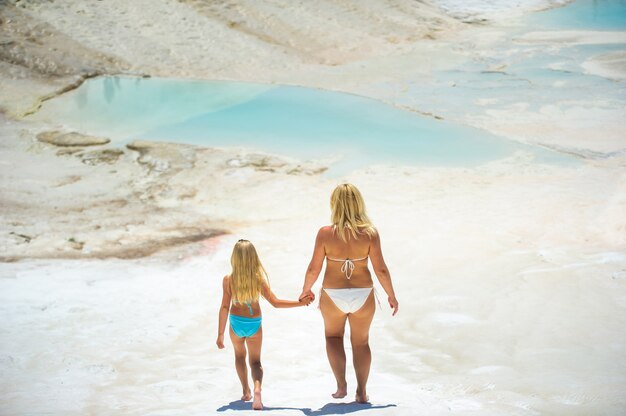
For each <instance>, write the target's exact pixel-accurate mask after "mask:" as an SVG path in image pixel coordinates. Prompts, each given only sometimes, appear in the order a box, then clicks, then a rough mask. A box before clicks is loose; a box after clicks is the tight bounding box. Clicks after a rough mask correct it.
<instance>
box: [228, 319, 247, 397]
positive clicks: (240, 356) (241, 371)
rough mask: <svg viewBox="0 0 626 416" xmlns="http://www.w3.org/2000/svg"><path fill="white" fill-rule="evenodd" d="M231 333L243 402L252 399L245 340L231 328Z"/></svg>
mask: <svg viewBox="0 0 626 416" xmlns="http://www.w3.org/2000/svg"><path fill="white" fill-rule="evenodd" d="M229 326H230V325H229ZM229 333H230V340H231V341H232V343H233V349H234V350H235V368H236V369H237V375H238V376H239V381H241V388H242V390H243V395H242V396H241V400H244V401H247V400H250V399H251V398H252V394H250V385H249V384H248V367H247V366H246V345H245V338H239V337H238V336H237V335H235V333H234V332H233V329H232V328H230V330H229Z"/></svg>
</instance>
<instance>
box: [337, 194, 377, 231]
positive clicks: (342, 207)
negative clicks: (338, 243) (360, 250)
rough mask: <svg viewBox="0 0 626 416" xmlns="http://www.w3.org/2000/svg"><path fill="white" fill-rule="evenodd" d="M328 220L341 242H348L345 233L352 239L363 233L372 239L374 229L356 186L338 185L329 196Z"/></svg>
mask: <svg viewBox="0 0 626 416" xmlns="http://www.w3.org/2000/svg"><path fill="white" fill-rule="evenodd" d="M330 209H331V217H330V220H331V222H332V223H333V228H334V230H335V231H336V232H337V234H338V235H339V238H341V240H342V241H348V237H347V232H346V229H347V231H349V232H350V234H351V235H352V237H354V238H358V235H357V233H360V232H364V233H366V234H367V235H368V236H370V237H373V236H374V235H375V234H376V229H375V228H374V225H373V224H372V221H370V219H369V217H368V216H367V213H366V212H365V201H364V200H363V196H361V192H359V190H358V189H357V188H356V186H354V185H352V184H350V183H343V184H341V185H338V186H337V187H336V188H335V190H334V191H333V193H332V195H331V196H330Z"/></svg>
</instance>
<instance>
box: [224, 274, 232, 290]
mask: <svg viewBox="0 0 626 416" xmlns="http://www.w3.org/2000/svg"><path fill="white" fill-rule="evenodd" d="M222 287H223V288H224V290H226V291H228V292H230V275H229V274H227V275H226V276H224V278H223V279H222Z"/></svg>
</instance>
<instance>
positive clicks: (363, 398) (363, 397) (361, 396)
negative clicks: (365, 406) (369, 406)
mask: <svg viewBox="0 0 626 416" xmlns="http://www.w3.org/2000/svg"><path fill="white" fill-rule="evenodd" d="M354 400H355V401H356V402H357V403H369V402H370V397H369V396H368V395H367V394H366V393H365V390H364V391H359V389H357V390H356V396H355V397H354Z"/></svg>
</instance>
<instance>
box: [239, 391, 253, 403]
mask: <svg viewBox="0 0 626 416" xmlns="http://www.w3.org/2000/svg"><path fill="white" fill-rule="evenodd" d="M251 398H252V393H250V390H244V392H243V396H241V400H243V401H244V402H247V401H248V400H250V399H251Z"/></svg>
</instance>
